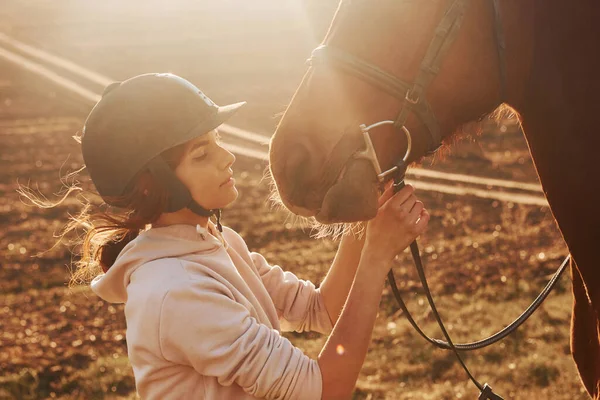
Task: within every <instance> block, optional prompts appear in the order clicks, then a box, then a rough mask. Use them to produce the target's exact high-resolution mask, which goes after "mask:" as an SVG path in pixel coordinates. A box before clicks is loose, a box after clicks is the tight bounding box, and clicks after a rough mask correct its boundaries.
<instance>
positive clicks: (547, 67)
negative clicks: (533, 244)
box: [519, 1, 600, 304]
mask: <svg viewBox="0 0 600 400" xmlns="http://www.w3.org/2000/svg"><path fill="white" fill-rule="evenodd" d="M586 6H587V9H586ZM538 8H539V10H538V11H539V12H538V15H537V16H536V29H535V31H536V37H535V41H536V46H535V52H534V59H533V65H532V71H531V75H530V79H529V82H528V88H527V91H528V94H527V99H526V102H525V104H524V105H523V107H522V109H520V110H519V111H520V112H521V115H522V119H523V129H524V132H525V135H526V137H527V141H528V143H529V147H530V150H531V154H532V156H533V158H534V161H535V165H536V168H537V171H538V174H539V176H540V180H541V181H542V184H543V186H544V190H545V192H546V195H547V197H548V200H549V202H550V205H551V207H552V211H553V213H554V216H555V217H556V219H557V221H558V224H559V227H560V229H561V232H562V233H563V236H564V238H565V240H566V242H567V244H568V245H569V249H570V251H571V252H572V254H573V256H574V258H575V260H576V261H577V263H578V264H579V266H580V267H581V271H582V274H583V275H585V276H584V280H586V282H588V283H589V284H593V285H598V287H599V288H600V275H599V274H595V273H593V272H592V271H594V268H595V265H596V264H597V263H596V262H595V261H594V258H595V251H596V250H595V249H596V247H597V243H596V242H597V240H598V238H599V237H600V212H598V209H597V208H598V206H597V205H598V204H599V203H600V189H599V188H600V186H599V185H598V181H599V177H600V157H599V155H598V154H597V153H598V151H599V150H600V127H599V125H598V120H599V114H600V97H599V96H598V93H600V78H599V76H600V57H598V55H597V54H598V50H597V49H598V44H597V39H598V38H600V6H598V5H596V3H593V4H592V2H583V1H582V2H581V3H579V2H578V3H577V7H573V6H572V5H569V4H567V2H548V3H546V2H543V6H542V5H540V6H539V7H538ZM594 279H595V280H596V281H594V282H593V283H592V282H591V281H593V280H594ZM592 296H598V298H597V299H596V301H597V302H598V303H597V304H600V291H598V293H594V294H592Z"/></svg>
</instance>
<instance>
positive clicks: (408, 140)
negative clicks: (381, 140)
mask: <svg viewBox="0 0 600 400" xmlns="http://www.w3.org/2000/svg"><path fill="white" fill-rule="evenodd" d="M395 123H396V122H395V121H390V120H387V121H379V122H376V123H374V124H372V125H369V126H365V125H364V124H363V125H361V126H360V129H361V130H362V132H363V133H369V131H370V130H371V129H373V128H377V127H380V126H382V125H394V124H395ZM400 129H402V131H404V135H405V136H406V143H407V147H406V153H405V154H404V157H402V161H404V162H405V163H406V161H407V160H408V157H409V156H410V151H411V149H412V138H411V135H410V132H409V130H408V129H407V128H406V127H405V126H404V125H402V126H401V127H400Z"/></svg>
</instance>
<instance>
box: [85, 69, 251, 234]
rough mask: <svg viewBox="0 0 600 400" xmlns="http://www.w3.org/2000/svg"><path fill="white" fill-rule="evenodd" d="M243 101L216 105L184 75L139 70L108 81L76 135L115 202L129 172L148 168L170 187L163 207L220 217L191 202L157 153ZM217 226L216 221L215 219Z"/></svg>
mask: <svg viewBox="0 0 600 400" xmlns="http://www.w3.org/2000/svg"><path fill="white" fill-rule="evenodd" d="M244 104H246V103H245V102H242V103H236V104H231V105H228V106H223V107H219V106H217V105H216V104H215V103H213V102H212V100H210V99H209V98H208V97H207V96H206V95H205V94H204V93H202V91H200V90H199V89H198V88H197V87H196V86H194V85H193V84H192V83H190V82H189V81H187V80H185V79H183V78H181V77H179V76H176V75H173V74H168V73H165V74H155V73H154V74H144V75H138V76H135V77H133V78H131V79H128V80H126V81H123V82H115V83H112V84H110V85H109V86H108V87H107V88H106V89H105V90H104V93H103V95H102V98H101V99H100V101H99V102H98V103H97V104H96V105H95V106H94V108H93V109H92V111H91V112H90V114H89V116H88V117H87V120H86V121H85V125H84V127H83V134H82V137H81V147H82V153H83V159H84V162H85V165H86V168H87V170H88V171H89V174H90V177H91V178H92V182H93V183H94V185H95V186H96V189H97V191H98V193H99V194H100V196H101V197H102V199H103V200H104V201H105V202H106V203H107V204H110V205H114V206H118V204H115V203H114V199H115V198H118V197H120V196H123V195H124V194H125V192H126V189H127V188H128V185H129V184H130V183H131V181H132V179H133V178H134V176H135V175H136V174H137V173H139V172H140V171H143V170H144V169H147V170H148V171H150V173H151V174H152V175H153V176H154V177H155V178H156V179H158V180H159V181H160V182H161V184H163V185H164V187H165V188H166V189H167V191H168V193H169V202H168V205H167V211H168V212H174V211H177V210H180V209H182V208H186V207H187V208H189V209H190V210H191V211H192V212H194V213H196V214H198V215H202V216H207V217H210V216H212V215H216V216H217V218H218V219H219V217H220V213H221V212H220V210H219V209H215V210H207V209H205V208H203V207H202V206H200V205H199V204H198V203H196V202H195V201H194V200H193V199H192V196H191V194H190V192H189V190H188V189H187V187H186V186H185V185H184V184H183V183H182V182H181V181H180V180H179V179H178V178H177V176H176V175H175V172H174V171H173V170H172V169H171V167H169V165H168V164H167V163H166V161H165V160H164V159H163V157H162V156H161V153H162V152H164V151H165V150H168V149H170V148H173V147H175V146H177V145H180V144H182V143H185V142H187V141H189V140H191V139H194V138H196V137H199V136H202V135H205V134H206V133H208V132H210V131H212V130H213V129H215V128H217V127H218V126H219V125H221V124H223V123H224V122H225V121H226V120H227V119H229V117H231V116H232V115H233V114H234V113H235V112H236V111H237V110H238V109H239V108H240V107H242V106H243V105H244ZM218 225H219V227H220V224H218Z"/></svg>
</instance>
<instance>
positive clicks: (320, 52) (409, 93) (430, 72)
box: [309, 0, 570, 400]
mask: <svg viewBox="0 0 600 400" xmlns="http://www.w3.org/2000/svg"><path fill="white" fill-rule="evenodd" d="M467 3H468V0H451V1H450V2H449V5H448V7H447V9H446V11H445V13H444V16H443V17H442V20H441V21H440V23H439V24H438V26H437V27H436V28H435V31H434V36H433V39H432V40H431V42H430V44H429V47H428V49H427V52H426V54H425V57H424V58H423V60H422V62H421V65H420V67H419V71H418V73H417V75H416V78H415V80H414V82H411V83H409V82H406V81H403V80H400V79H398V78H397V77H395V76H393V75H391V74H389V73H387V72H385V71H384V70H382V69H380V68H379V67H377V66H375V65H373V64H371V63H369V62H366V61H364V60H362V59H360V58H358V57H356V56H353V55H351V54H348V53H346V52H344V51H342V50H339V49H336V48H334V47H332V46H328V45H322V46H319V47H317V48H316V49H315V50H314V51H313V53H312V55H311V58H310V59H309V63H310V65H311V66H313V67H314V66H317V65H323V64H326V63H328V64H331V65H333V66H334V67H336V68H338V69H340V70H342V71H344V72H346V73H348V74H350V75H353V76H355V77H357V78H359V79H360V80H362V81H364V82H366V83H369V84H370V85H372V86H374V87H376V88H378V89H380V90H382V91H384V92H386V93H388V94H390V95H391V96H393V97H396V98H398V99H400V100H402V106H401V109H400V111H399V112H398V115H397V116H396V118H395V119H394V120H383V121H379V122H376V123H373V124H371V125H368V126H367V125H366V124H362V125H360V127H359V128H360V132H361V134H362V137H363V139H364V144H365V148H364V150H359V151H357V152H355V153H354V154H353V155H352V158H359V159H366V160H368V161H369V162H370V163H371V164H372V166H373V169H374V170H375V173H376V175H377V180H378V181H379V182H380V183H383V182H385V181H386V180H388V177H390V176H392V177H393V179H394V191H395V192H397V191H399V190H400V189H402V187H404V174H405V172H406V167H407V162H408V159H409V157H410V153H411V148H412V139H411V133H410V131H409V130H408V128H407V127H406V121H407V119H408V116H409V115H410V114H411V113H412V114H414V115H416V116H417V118H418V119H419V120H420V122H421V123H422V124H423V125H424V126H425V127H426V130H427V132H428V133H429V137H430V144H429V150H428V153H433V152H435V151H436V150H437V149H438V148H439V147H440V146H441V144H442V139H441V133H440V126H439V123H438V121H437V118H436V117H435V114H434V113H433V111H432V109H431V106H430V105H429V102H428V101H427V99H426V98H425V94H426V92H427V89H428V87H429V85H430V84H431V82H432V81H433V79H434V78H435V77H436V76H437V75H438V73H439V71H440V66H441V63H442V61H443V59H444V57H445V56H446V54H447V52H448V50H449V48H450V47H451V44H452V43H453V42H454V40H455V39H456V36H457V35H458V32H459V29H460V26H461V24H462V21H463V18H464V14H465V10H466V7H467ZM491 14H492V19H493V21H494V40H495V43H496V51H497V55H498V76H499V81H500V100H501V102H504V101H505V99H506V81H507V74H506V57H505V48H506V46H505V42H504V34H503V29H502V22H501V19H500V10H499V1H498V0H491ZM384 125H391V126H393V127H394V128H395V129H396V130H400V131H401V132H402V133H403V134H404V135H405V136H406V139H407V149H406V152H405V154H404V156H403V157H402V158H401V159H399V160H398V161H397V162H396V163H395V164H394V165H393V166H392V167H391V168H389V169H387V170H385V171H382V168H381V165H380V163H379V160H378V158H377V154H376V153H375V148H374V146H373V143H372V141H371V137H370V131H371V130H374V129H376V128H378V127H381V126H384ZM410 249H411V253H412V257H413V260H414V262H415V266H416V268H417V272H418V274H419V279H420V280H421V284H422V285H423V289H424V291H425V295H426V297H427V300H428V302H429V305H430V307H431V309H432V311H433V315H434V317H435V318H436V320H437V322H438V325H439V327H440V329H441V330H442V333H443V334H444V337H445V338H446V341H443V340H439V339H433V338H430V337H428V336H427V335H426V334H425V333H424V332H423V331H422V330H421V328H420V327H419V326H418V324H417V323H416V322H415V320H414V319H413V318H412V316H411V314H410V312H409V311H408V309H407V307H406V304H405V303H404V301H403V300H402V297H401V296H400V291H399V290H398V288H397V286H396V281H395V278H394V273H393V271H392V270H390V271H389V273H388V280H389V282H390V286H391V288H392V292H393V293H394V296H395V298H396V300H397V302H398V304H399V305H400V308H401V309H402V311H403V312H404V314H405V315H406V317H407V319H408V320H409V322H410V324H411V325H412V326H413V328H414V329H415V330H416V331H417V332H418V333H419V334H420V335H421V336H422V337H423V338H425V340H427V341H428V342H430V343H432V344H433V345H435V346H437V347H439V348H442V349H447V350H452V351H453V352H454V354H455V355H456V357H457V359H458V361H459V362H460V364H461V366H462V367H463V369H464V370H465V372H466V373H467V375H468V376H469V378H470V379H471V381H472V382H473V383H474V384H475V385H476V386H477V388H478V389H479V391H480V395H479V399H480V400H486V399H490V400H502V397H500V396H499V395H497V394H495V393H494V392H493V391H492V388H491V387H490V386H489V385H488V384H487V383H486V384H484V385H481V384H480V383H479V382H478V381H477V380H476V379H475V378H474V377H473V375H472V374H471V372H470V371H469V369H468V368H467V366H466V365H465V363H464V361H463V360H462V358H461V356H460V353H459V350H460V351H468V350H476V349H480V348H483V347H487V346H489V345H491V344H493V343H496V342H498V341H499V340H501V339H503V338H505V337H506V336H508V335H509V334H510V333H512V332H513V331H515V330H516V329H517V328H518V327H519V326H520V325H521V324H522V323H523V322H525V320H527V318H529V316H531V314H533V312H534V311H535V310H536V309H537V308H538V307H539V306H540V304H541V303H542V302H543V301H544V300H545V298H546V297H547V296H548V294H549V293H550V291H551V290H552V288H553V287H554V286H555V284H556V282H557V281H558V278H559V277H560V276H561V275H562V273H563V272H564V270H565V269H566V266H567V265H568V261H569V260H570V256H567V257H566V258H565V260H564V261H563V263H562V264H561V266H560V267H559V268H558V270H557V271H556V273H555V274H554V276H553V277H552V279H551V280H550V281H549V282H548V284H547V285H546V287H545V288H544V289H543V290H542V292H541V293H540V294H539V295H538V297H537V298H536V299H535V300H534V301H533V303H532V304H531V305H530V306H529V307H528V308H527V309H526V310H525V312H523V314H521V315H520V316H519V317H518V318H517V319H516V320H515V321H513V322H512V323H511V324H510V325H508V326H507V327H505V328H504V329H502V330H501V331H499V332H498V333H496V334H494V335H492V336H490V337H488V338H486V339H483V340H479V341H476V342H472V343H464V344H454V343H453V342H452V340H451V338H450V335H449V334H448V332H447V330H446V328H445V326H444V323H443V322H442V319H441V317H440V315H439V313H438V311H437V308H436V306H435V303H434V301H433V298H432V296H431V291H430V290H429V285H428V284H427V278H426V276H425V271H424V268H423V264H422V261H421V257H420V252H419V247H418V245H417V242H416V240H415V241H414V242H413V243H412V244H411V245H410Z"/></svg>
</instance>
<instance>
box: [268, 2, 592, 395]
mask: <svg viewBox="0 0 600 400" xmlns="http://www.w3.org/2000/svg"><path fill="white" fill-rule="evenodd" d="M492 1H493V3H492ZM449 3H450V5H449ZM455 3H460V4H459V6H464V7H463V8H464V9H463V10H462V12H461V14H460V15H459V17H457V18H459V19H460V28H459V29H455V26H454V25H452V24H447V25H448V26H445V27H442V28H443V29H441V28H440V21H443V20H445V19H446V18H447V15H448V13H450V12H453V11H451V10H450V9H451V7H454V6H456V4H455ZM463 3H464V4H463ZM438 31H439V32H438ZM450 34H451V35H453V38H452V39H453V40H452V41H451V43H449V45H448V46H445V47H444V46H441V47H440V48H441V49H442V51H443V53H444V55H443V57H442V58H441V59H440V60H438V61H436V63H435V65H433V64H429V65H426V67H427V68H424V67H423V66H424V61H423V60H424V58H427V57H430V56H431V55H430V54H428V49H429V48H430V47H431V45H430V44H431V43H433V40H437V39H436V38H438V37H439V36H440V35H441V36H442V37H443V36H444V35H446V36H448V35H450ZM432 36H433V37H434V39H433V40H432ZM599 39H600V3H598V2H597V1H595V0H581V1H578V2H577V4H573V3H569V2H566V1H558V0H552V1H547V0H486V1H460V0H454V1H450V2H449V1H447V0H430V1H408V0H406V1H398V0H380V1H378V2H372V1H369V0H342V1H341V2H340V4H339V6H338V9H337V12H336V14H335V16H334V19H333V21H332V23H331V25H330V27H329V30H328V32H327V34H326V36H325V38H324V40H323V42H322V45H323V46H322V48H326V49H328V50H327V56H326V57H322V56H314V55H313V57H312V58H313V60H316V62H312V63H311V66H310V67H309V68H308V71H307V72H306V74H305V76H304V77H303V79H302V82H301V83H300V86H299V87H298V89H297V91H296V93H295V94H294V96H293V98H292V100H291V102H290V104H289V105H288V107H287V109H286V111H285V113H284V115H283V117H282V120H281V121H280V123H279V125H278V127H277V129H276V131H275V133H274V135H273V137H272V139H271V142H270V148H269V159H270V167H269V168H270V173H271V175H272V177H273V178H274V182H275V189H276V190H277V192H278V195H279V197H280V199H281V201H282V202H283V204H284V205H285V206H286V207H287V208H288V209H289V210H290V211H291V212H293V213H295V214H297V215H301V216H305V217H314V218H315V219H316V220H317V221H319V222H322V223H324V224H331V223H345V222H354V221H361V220H368V219H370V218H372V217H373V216H374V215H375V214H376V211H377V193H378V186H379V184H380V182H379V180H378V179H377V178H378V175H377V173H379V172H380V171H375V170H374V168H373V165H371V163H366V162H364V160H363V159H362V157H358V156H357V154H360V153H361V151H363V152H364V150H363V149H364V148H365V146H366V144H365V140H364V139H363V138H362V136H361V129H362V133H363V134H364V133H365V126H364V125H363V126H362V127H361V128H359V126H360V125H361V124H365V123H366V124H370V123H374V122H376V121H382V120H386V121H387V120H390V119H394V118H396V116H398V115H399V114H402V118H401V121H400V123H398V119H396V120H395V122H396V123H393V124H392V123H388V124H382V125H381V126H377V127H376V128H374V127H369V128H366V130H367V131H368V130H374V129H377V134H373V135H372V146H373V148H374V150H375V152H376V155H377V159H378V161H379V163H380V164H381V167H382V169H383V170H385V169H391V168H393V167H394V165H396V164H397V160H398V159H399V158H401V157H402V154H406V153H407V152H406V149H407V146H408V144H409V143H408V140H409V139H410V140H411V143H410V147H411V149H410V155H409V156H408V157H407V159H406V160H405V161H406V163H416V162H419V161H420V160H421V159H422V158H423V157H424V156H425V155H427V154H428V153H429V152H431V151H434V150H435V148H437V147H438V146H439V143H436V141H438V140H440V141H443V142H444V143H450V142H451V140H449V138H451V137H453V136H455V135H460V134H461V132H462V133H464V132H465V131H472V130H473V127H474V126H475V125H474V124H477V123H478V121H481V119H482V117H483V116H486V115H489V114H490V113H492V112H493V111H494V110H498V107H499V106H501V105H503V106H504V107H507V108H509V109H511V110H513V111H514V112H515V113H516V114H517V116H518V119H519V121H520V124H521V127H522V130H523V132H524V135H525V137H526V141H527V144H528V147H529V150H530V153H531V156H532V159H533V161H534V165H535V168H536V171H537V173H538V176H539V179H540V182H541V184H542V186H543V190H544V194H545V196H546V198H547V200H548V203H549V205H550V208H551V210H552V213H553V216H554V218H555V219H556V222H557V224H558V227H559V229H560V231H561V233H562V236H563V238H564V240H565V243H566V244H567V246H568V249H569V252H570V254H571V257H572V258H571V265H570V269H571V275H572V281H573V285H572V287H573V289H572V290H573V312H572V319H571V343H570V345H571V353H572V356H573V359H574V361H575V364H576V366H577V369H578V372H579V375H580V378H581V380H582V382H583V384H584V386H585V388H586V390H587V392H588V393H589V394H590V395H591V396H592V398H594V399H600V340H599V333H600V331H599V313H600V269H598V268H597V267H596V266H595V265H596V262H595V250H594V248H595V245H596V243H595V241H596V240H598V239H600V213H598V212H597V210H596V206H597V204H600V189H599V188H598V185H597V183H598V180H597V179H598V176H599V175H600V163H598V162H597V159H596V157H597V151H598V149H600V134H599V133H600V132H598V123H599V122H600V121H599V119H598V115H599V112H600V95H599V93H600V52H599V51H598V49H600V45H599ZM336 52H337V53H336ZM435 56H436V55H434V57H435ZM323 59H329V60H331V59H333V60H334V61H333V62H329V61H325V62H323ZM335 60H337V64H336V62H335ZM344 66H345V67H347V68H343V67H344ZM357 66H358V67H361V66H362V69H363V71H362V74H361V73H360V72H361V71H360V70H361V68H357ZM365 68H366V69H367V70H369V68H371V69H370V70H369V71H367V72H365V71H364V70H365ZM373 71H375V72H373ZM373 73H375V75H377V76H378V77H379V78H378V79H377V80H374V79H371V80H369V79H366V78H369V77H371V76H372V75H373ZM428 74H429V75H428ZM423 75H425V76H426V77H425V81H426V85H421V86H420V89H421V90H420V91H415V90H413V89H415V87H416V86H417V83H415V81H418V80H420V81H421V83H422V81H423ZM382 79H383V81H385V82H387V86H386V85H381V84H377V83H381V81H382ZM386 79H387V81H386ZM394 79H397V80H400V81H401V82H411V83H413V84H414V85H413V86H408V87H409V90H407V91H406V93H403V92H402V90H405V89H406V87H404V86H402V85H400V84H395V86H394V82H396V81H394ZM396 83H397V82H396ZM390 86H393V87H394V89H393V90H390ZM386 89H387V90H386ZM417 89H418V88H417ZM396 92H400V95H396V94H397V93H396ZM419 106H421V108H419ZM432 121H433V122H432ZM404 130H406V131H410V135H405V134H403V133H402V132H403V131H404ZM399 132H400V133H399ZM371 133H373V132H371ZM363 136H364V135H363ZM379 177H381V175H379Z"/></svg>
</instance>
